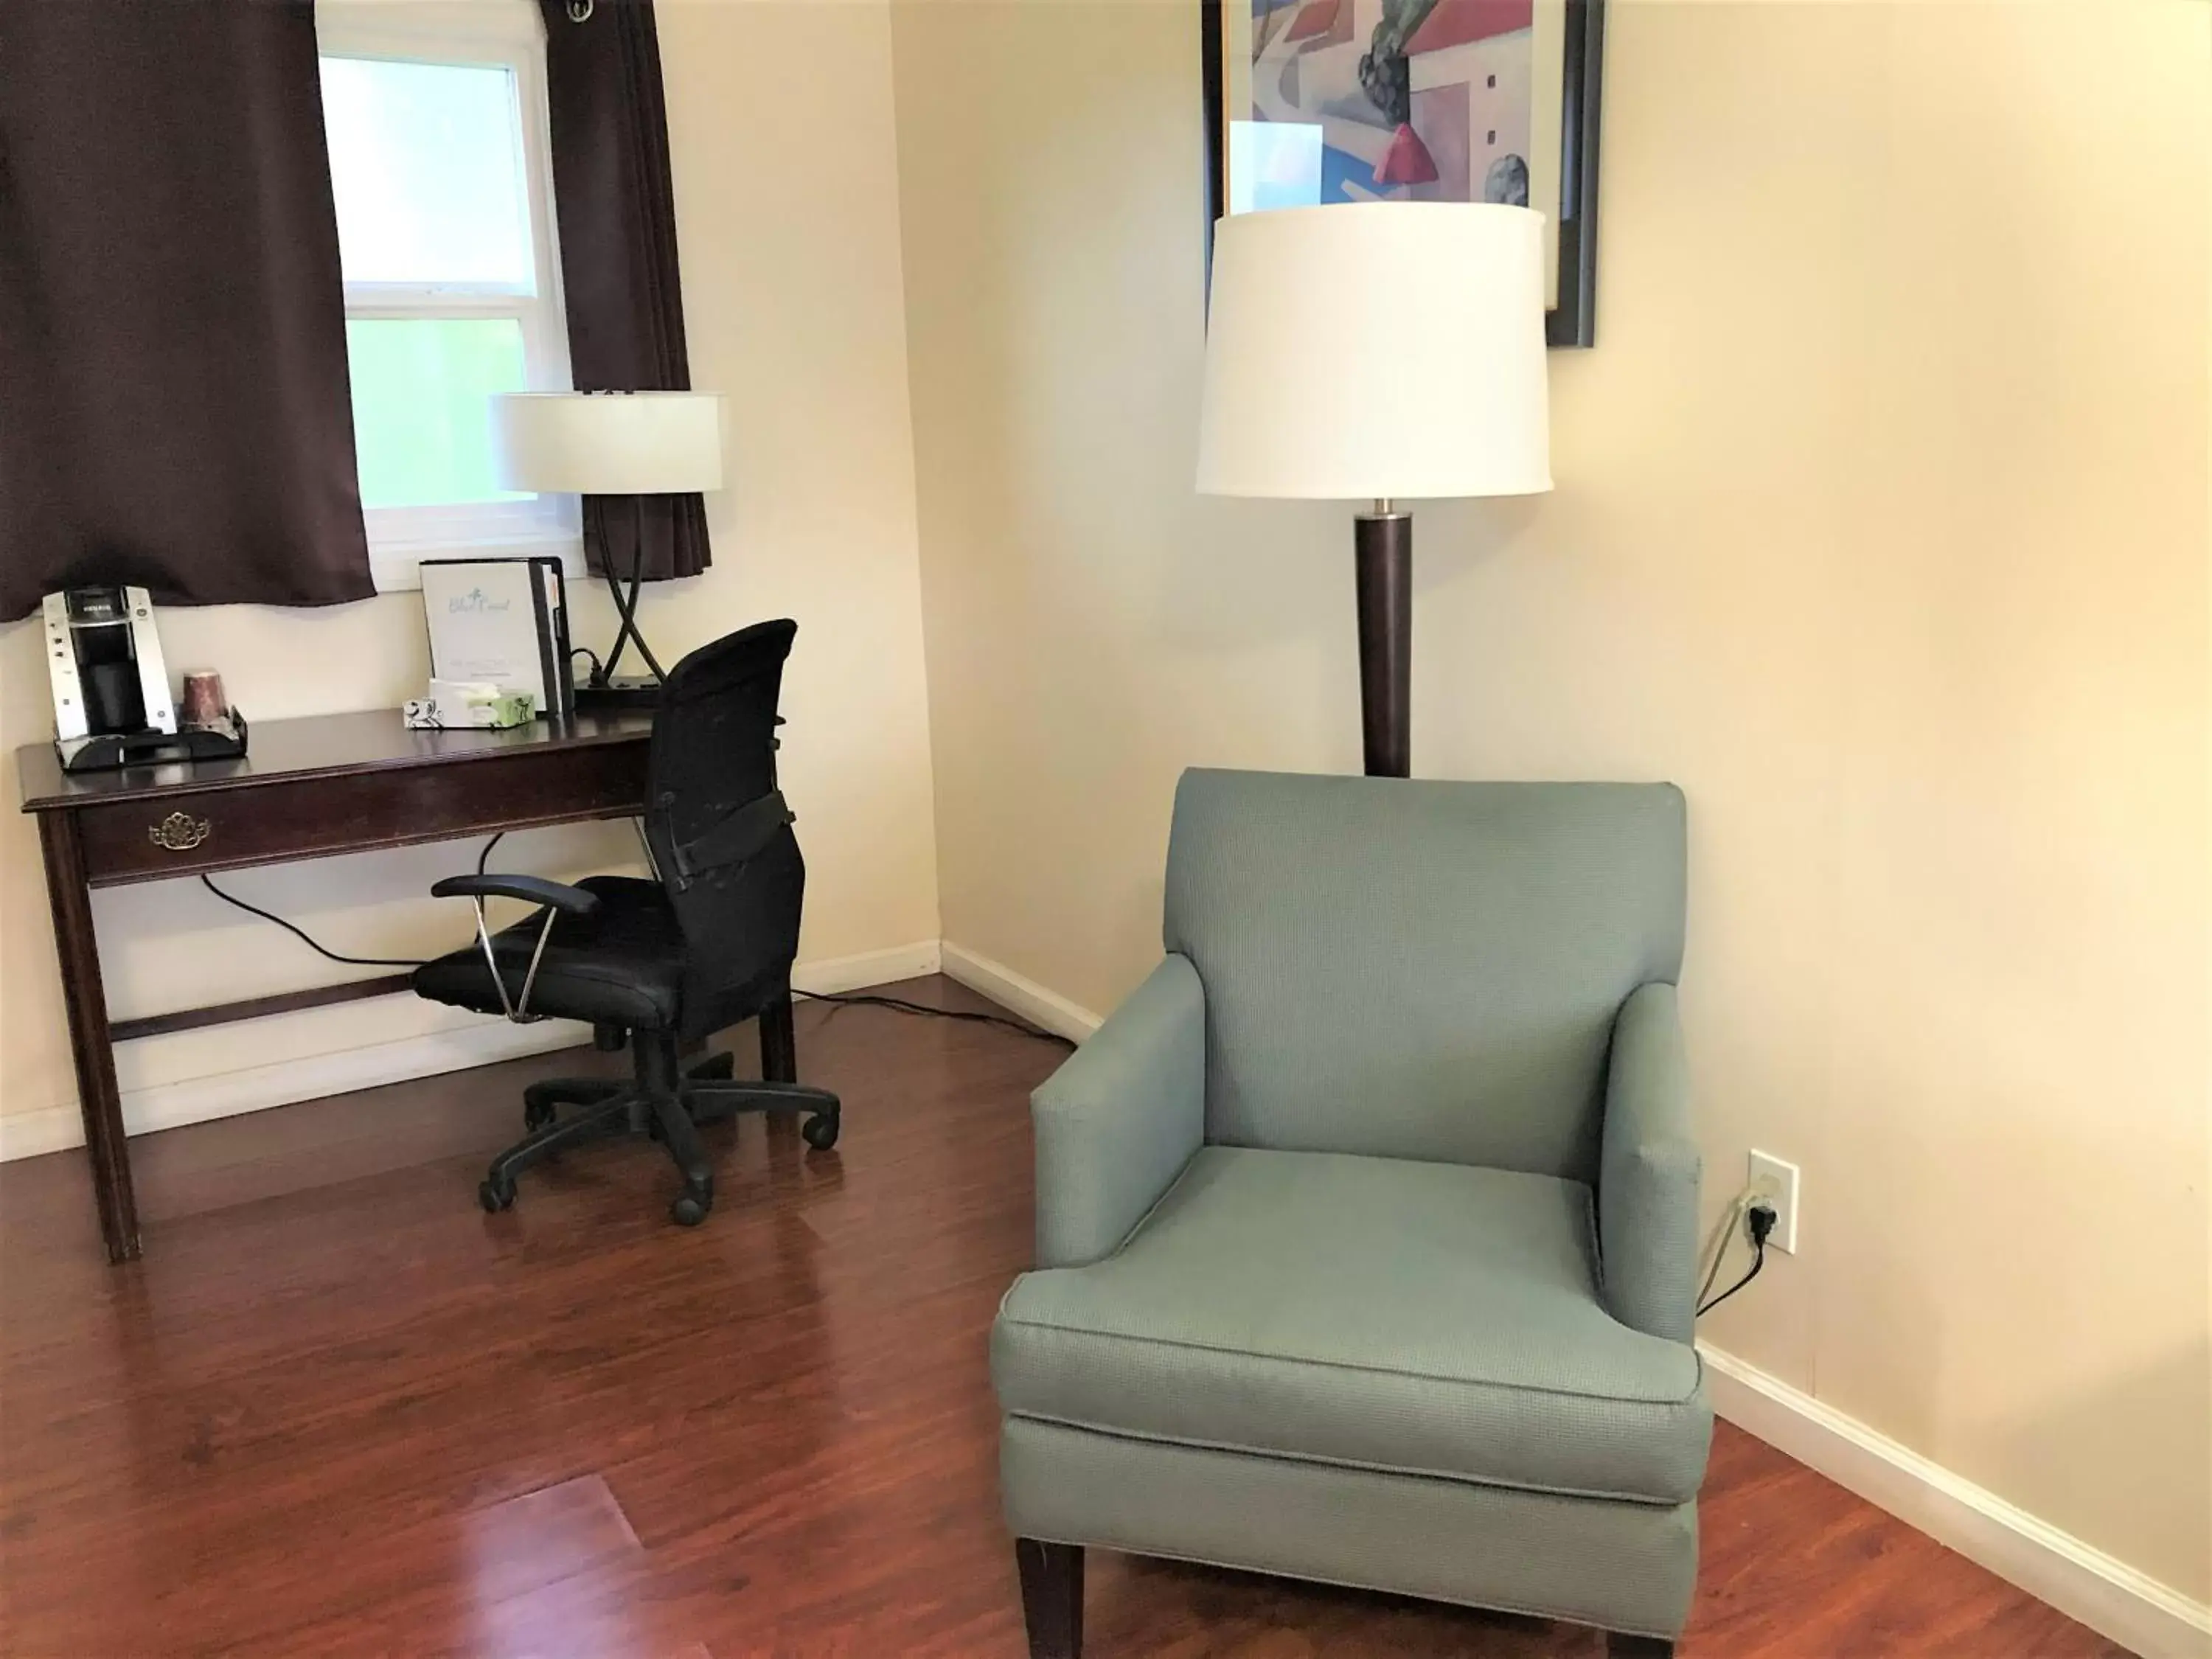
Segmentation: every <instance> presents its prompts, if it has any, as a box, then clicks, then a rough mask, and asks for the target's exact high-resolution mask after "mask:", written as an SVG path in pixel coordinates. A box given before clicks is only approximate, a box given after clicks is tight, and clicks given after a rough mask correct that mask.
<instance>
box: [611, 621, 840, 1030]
mask: <svg viewBox="0 0 2212 1659" xmlns="http://www.w3.org/2000/svg"><path fill="white" fill-rule="evenodd" d="M798 632H799V625H798V624H797V623H793V622H791V621H788V620H782V621H776V622H764V623H754V624H753V625H752V626H751V627H750V628H745V629H739V630H738V632H736V633H734V634H731V635H726V636H725V637H724V638H721V639H719V640H716V641H714V643H713V644H711V645H702V646H701V647H699V648H698V649H697V650H696V651H694V652H693V653H691V654H690V655H689V656H688V657H686V658H684V660H683V661H681V662H679V663H678V664H677V665H676V666H675V668H674V669H673V670H671V671H670V673H669V676H668V680H667V684H665V685H664V686H663V687H662V688H661V694H660V707H659V710H658V712H657V713H656V714H655V715H654V718H653V755H652V760H651V763H650V766H649V781H648V783H647V804H646V817H645V833H646V839H647V842H649V843H650V844H651V846H652V848H653V863H654V865H655V866H657V867H658V868H659V872H660V879H661V884H662V886H663V887H665V889H666V890H667V892H668V896H669V899H670V902H671V903H672V904H673V905H674V906H675V909H676V915H677V920H678V922H679V923H681V925H682V927H683V929H684V951H685V956H686V967H685V974H684V1025H685V1027H686V1028H687V1030H690V1031H695V1032H696V1031H700V1030H717V1029H719V1028H720V1027H721V1026H723V1025H726V1024H732V1022H733V1021H735V1020H737V1019H741V1018H745V1017H746V1016H747V1015H750V1014H751V1013H753V1012H757V1010H758V1009H759V1008H760V1007H761V1006H763V1004H764V1003H766V1002H768V1001H770V1000H775V998H777V997H780V996H781V995H782V994H784V993H785V992H786V991H787V989H788V988H789V987H790V981H791V963H792V959H793V957H796V956H797V955H798V954H799V907H800V902H801V899H802V897H803V896H804V893H805V885H806V866H805V862H804V860H801V859H800V857H799V842H798V838H797V837H796V836H793V834H792V832H791V822H792V817H791V813H790V812H789V811H788V810H787V808H786V807H785V806H784V804H783V797H782V795H781V793H779V792H778V790H777V788H776V782H775V749H776V738H775V728H776V725H777V720H776V713H775V708H776V699H777V697H778V696H780V695H781V691H782V688H783V664H784V659H786V658H787V657H788V656H789V655H790V654H791V642H792V639H793V636H794V635H796V634H797V633H798Z"/></svg>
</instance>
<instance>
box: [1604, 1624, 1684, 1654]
mask: <svg viewBox="0 0 2212 1659" xmlns="http://www.w3.org/2000/svg"><path fill="white" fill-rule="evenodd" d="M1605 1654H1606V1659H1674V1644H1673V1643H1672V1642H1670V1641H1668V1639H1667V1638H1665V1637H1663V1636H1631V1635H1630V1634H1628V1632H1626V1631H1618V1630H1612V1631H1607V1632H1606V1633H1605Z"/></svg>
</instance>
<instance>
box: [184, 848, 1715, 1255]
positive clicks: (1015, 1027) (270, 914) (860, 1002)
mask: <svg viewBox="0 0 2212 1659" xmlns="http://www.w3.org/2000/svg"><path fill="white" fill-rule="evenodd" d="M506 835H507V831H505V830H504V829H502V830H501V831H500V832H499V833H498V834H497V835H495V836H493V837H492V838H491V839H490V840H489V841H488V842H485V843H484V844H483V851H481V852H479V853H478V854H477V874H478V875H482V874H483V873H484V868H485V866H486V864H487V863H488V862H489V860H490V858H491V849H492V848H495V847H496V846H498V845H499V844H500V842H501V841H502V840H503V839H505V837H506ZM200 884H201V885H202V886H204V887H205V888H206V889H207V890H208V891H209V892H210V893H213V894H214V895H215V896H216V897H217V898H219V899H221V900H222V902H224V903H225V904H229V905H235V906H236V907H237V908H239V909H240V910H243V911H245V912H246V914H247V915H252V916H258V917H260V918H261V920H262V921H273V922H275V923H276V925H277V926H278V927H282V928H283V930H284V931H285V932H286V933H289V934H291V935H292V937H293V938H295V939H298V940H299V941H300V943H301V944H302V945H306V946H307V948H308V949H309V950H310V951H313V952H314V953H315V954H316V955H317V956H319V957H328V958H329V959H330V960H331V961H332V962H342V963H345V964H346V965H347V966H348V967H352V968H420V967H422V963H423V959H422V958H421V957H349V956H347V955H346V954H345V953H344V952H343V951H333V950H331V948H330V947H329V946H327V945H324V944H322V943H321V942H319V940H317V939H315V938H313V936H312V935H311V934H309V933H307V930H306V929H305V928H303V927H299V926H298V925H297V924H295V923H293V922H289V921H285V920H284V918H283V917H282V916H280V915H277V914H276V912H275V911H273V910H264V909H263V908H261V907H260V906H259V905H258V904H248V903H247V902H246V901H245V900H244V899H242V898H240V897H239V896H238V895H237V894H235V893H226V892H225V891H223V890H222V888H220V887H218V886H216V884H215V882H214V880H213V879H212V878H210V877H207V876H202V877H201V878H200ZM792 995H793V996H794V997H803V998H804V999H805V1000H807V1001H809V1002H832V1003H836V1004H839V1005H841V1006H844V1007H848V1008H890V1009H892V1010H894V1011H896V1012H899V1013H902V1014H918V1015H922V1016H926V1017H927V1018H933V1019H957V1020H963V1021H966V1022H968V1023H969V1024H976V1025H997V1026H1000V1027H1002V1028H1004V1029H1005V1030H1009V1031H1013V1032H1017V1033H1018V1034H1019V1035H1020V1036H1025V1037H1035V1038H1036V1039H1037V1040H1038V1041H1039V1042H1056V1043H1059V1044H1060V1045H1061V1046H1062V1047H1064V1048H1073V1047H1075V1045H1074V1044H1073V1042H1069V1041H1068V1040H1067V1039H1066V1037H1064V1036H1060V1035H1059V1033H1057V1032H1054V1031H1047V1030H1040V1029H1039V1028H1037V1027H1036V1026H1034V1025H1031V1024H1029V1023H1028V1022H1026V1021H1024V1020H1018V1019H1012V1018H1007V1017H1006V1015H1004V1014H986V1013H979V1012H975V1010H973V1009H969V1008H933V1007H931V1006H929V1005H928V1004H927V1003H922V1002H909V1001H908V1000H906V999H905V998H904V997H887V996H878V995H876V994H873V993H872V992H860V993H854V994H845V995H834V996H833V995H830V994H826V993H817V992H813V991H793V993H792ZM1715 1265H1716V1266H1717V1265H1718V1264H1717V1263H1716V1264H1715ZM1753 1271H1756V1269H1754V1270H1753ZM1707 1284H1708V1285H1710V1284H1711V1280H1710V1279H1709V1280H1708V1281H1707Z"/></svg>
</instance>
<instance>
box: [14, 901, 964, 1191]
mask: <svg viewBox="0 0 2212 1659" xmlns="http://www.w3.org/2000/svg"><path fill="white" fill-rule="evenodd" d="M937 969H938V947H937V941H936V940H935V939H925V940H922V941H920V942H918V943H916V944H913V945H896V946H894V947H892V948H891V949H890V950H886V951H865V952H863V953H861V954H860V955H859V956H850V957H829V958H827V959H825V960H823V961H818V962H802V963H799V964H798V965H797V966H796V967H794V968H793V969H792V974H791V981H792V984H793V987H796V988H797V989H799V990H801V991H821V992H833V993H834V992H837V991H853V990H858V989H859V988H860V987H862V986H866V985H884V984H888V983H890V981H894V980H902V979H915V978H918V977H920V976H921V975H924V974H933V973H935V972H936V971H937ZM400 994H401V995H404V992H403V993H400ZM272 1018H279V1019H282V1018H288V1016H285V1015H281V1014H280V1015H275V1016H272ZM591 1035H592V1034H591V1028H590V1027H589V1026H586V1025H580V1024H576V1023H575V1022H574V1021H573V1020H565V1019H549V1020H546V1021H544V1022H543V1023H542V1024H534V1025H511V1024H508V1023H507V1021H505V1020H503V1019H485V1020H481V1021H477V1022H473V1023H471V1024H463V1025H457V1026H454V1027H453V1028H451V1029H449V1030H441V1031H430V1032H426V1033H422V1034H420V1035H416V1036H406V1037H401V1038H398V1039H396V1040H393V1041H391V1042H368V1043H363V1044H361V1045H360V1046H358V1047H356V1048H339V1049H335V1050H332V1051H331V1052H329V1053H325V1054H309V1055H307V1056H305V1057H303V1058H301V1059H297V1060H279V1061H276V1062H275V1063H273V1064H270V1065H266V1066H246V1067H244V1068H242V1069H240V1070H238V1071H234V1072H218V1073H213V1074H212V1075H210V1076H207V1077H196V1078H185V1079H179V1080H177V1081H174V1082H170V1083H161V1084H155V1085H149V1086H148V1087H146V1088H143V1089H126V1090H125V1091H123V1125H124V1127H125V1130H126V1131H127V1132H128V1133H131V1134H134V1135H143V1134H152V1133H155V1131H156V1130H161V1129H175V1128H180V1127H183V1126H184V1125H185V1124H187V1123H204V1122H207V1121H209V1120H210V1119H212V1118H218V1117H236V1116H238V1115H240V1114H242V1113H246V1112H258V1111H264V1110H266V1109H268V1108H270V1107H271V1106H289V1105H291V1104H292V1103H294V1102H295V1101H301V1100H319V1099H321V1098H322V1097H324V1096H325V1095H343V1094H349V1093H351V1092H352V1091H354V1090H356V1089H374V1088H376V1087H378V1086H380V1085H383V1084H386V1083H403V1082H405V1081H406V1080H408V1079H410V1078H418V1077H433V1076H435V1075H436V1074H437V1073H441V1072H458V1071H461V1070H463V1069H465V1068H466V1067H468V1066H488V1065H489V1064H491V1063H492V1062H493V1061H495V1060H513V1059H514V1058H516V1057H517V1056H518V1055H521V1054H544V1053H545V1052H546V1051H547V1050H549V1049H553V1048H574V1047H575V1046H576V1045H577V1044H579V1043H583V1042H589V1041H591ZM82 1145H84V1121H83V1119H82V1116H81V1115H79V1114H78V1111H77V1109H76V1105H75V1104H74V1103H70V1104H67V1105H62V1106H48V1107H44V1108H41V1109H37V1110H33V1111H28V1112H9V1113H6V1114H4V1115H0V1163H8V1162H10V1161H12V1160H13V1159H15V1158H37V1157H39V1156H40V1154H42V1153H46V1152H66V1151H68V1150H69V1149H70V1147H72V1146H82Z"/></svg>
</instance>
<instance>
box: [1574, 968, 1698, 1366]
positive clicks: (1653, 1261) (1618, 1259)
mask: <svg viewBox="0 0 2212 1659" xmlns="http://www.w3.org/2000/svg"><path fill="white" fill-rule="evenodd" d="M1701 1167H1702V1159H1701V1158H1700V1157H1699V1152H1698V1145H1697V1142H1696V1141H1695V1140H1693V1139H1691V1136H1690V1079H1689V1070H1688V1067H1687V1066H1686V1064H1685V1062H1684V1060H1683V1054H1682V1023H1681V1017H1680V1013H1679V1012H1677V1010H1676V1007H1675V1001H1674V987H1673V986H1671V985H1666V984H1657V983H1654V984H1650V985H1642V986H1638V987H1637V988H1636V990H1635V991H1634V992H1632V994H1630V996H1629V999H1628V1000H1627V1001H1626V1002H1625V1003H1623V1004H1622V1005H1621V1008H1620V1015H1619V1016H1618V1017H1617V1018H1615V1019H1614V1021H1613V1063H1612V1069H1611V1073H1610V1074H1609V1075H1608V1077H1607V1080H1606V1093H1605V1133H1604V1138H1603V1141H1602V1144H1601V1150H1600V1153H1599V1165H1598V1188H1597V1212H1598V1246H1599V1249H1601V1251H1602V1252H1603V1255H1604V1258H1605V1305H1606V1307H1607V1310H1608V1311H1609V1312H1611V1314H1612V1315H1613V1317H1614V1318H1615V1319H1618V1320H1619V1321H1620V1322H1621V1323H1622V1324H1624V1325H1630V1326H1633V1327H1634V1328H1636V1329H1638V1330H1639V1331H1644V1332H1648V1333H1649V1334H1651V1335H1653V1336H1663V1337H1666V1338H1668V1340H1672V1341H1675V1342H1687V1341H1689V1340H1691V1339H1692V1335H1693V1334H1694V1332H1695V1328H1696V1320H1697V1297H1698V1176H1699V1170H1700V1169H1701Z"/></svg>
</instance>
